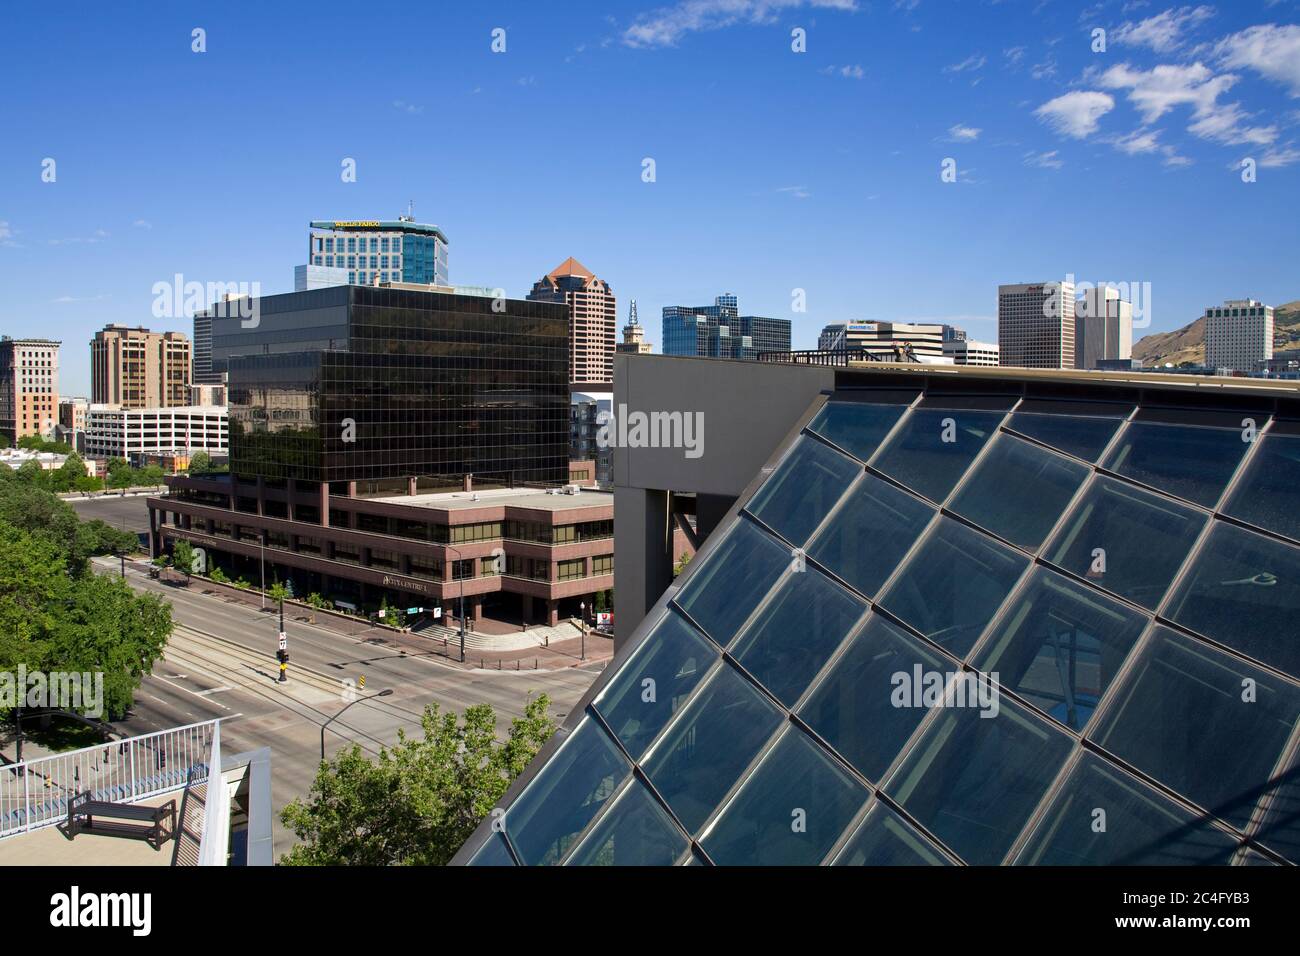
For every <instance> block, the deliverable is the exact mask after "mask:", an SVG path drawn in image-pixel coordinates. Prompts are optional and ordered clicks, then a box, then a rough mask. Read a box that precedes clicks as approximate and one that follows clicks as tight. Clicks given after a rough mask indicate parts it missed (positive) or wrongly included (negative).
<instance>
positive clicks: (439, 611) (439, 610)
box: [433, 607, 442, 620]
mask: <svg viewBox="0 0 1300 956" xmlns="http://www.w3.org/2000/svg"><path fill="white" fill-rule="evenodd" d="M433 617H434V619H435V620H437V619H438V618H440V617H442V608H440V607H435V608H434V609H433Z"/></svg>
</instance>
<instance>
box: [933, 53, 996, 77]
mask: <svg viewBox="0 0 1300 956" xmlns="http://www.w3.org/2000/svg"><path fill="white" fill-rule="evenodd" d="M987 62H988V59H987V58H986V57H984V56H983V55H981V54H979V53H972V54H971V55H970V56H968V57H966V59H964V60H962V61H961V62H960V63H953V64H951V65H950V66H945V67H944V68H943V72H945V73H964V72H966V71H967V70H979V69H982V68H983V67H984V64H985V63H987Z"/></svg>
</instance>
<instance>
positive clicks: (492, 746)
mask: <svg viewBox="0 0 1300 956" xmlns="http://www.w3.org/2000/svg"><path fill="white" fill-rule="evenodd" d="M550 703H551V702H550V698H548V697H547V696H546V695H545V694H543V695H541V696H539V697H537V698H536V699H534V700H530V701H529V702H528V704H527V705H526V706H525V707H524V714H523V716H522V717H517V718H515V719H514V720H513V721H511V724H510V731H509V733H508V735H507V736H506V739H505V740H498V739H497V734H496V715H495V714H494V713H493V711H492V708H491V707H490V706H489V705H487V704H476V705H475V706H473V707H469V708H467V709H466V710H465V716H464V721H463V722H462V721H460V720H458V719H457V717H456V715H455V713H451V712H449V713H445V714H444V713H440V712H439V709H438V706H437V705H436V704H430V705H429V706H428V707H426V708H425V710H424V715H423V717H422V718H421V721H420V723H421V727H422V729H423V731H424V735H423V739H420V738H414V737H408V736H407V735H406V734H405V732H403V731H400V730H399V731H398V735H397V745H396V746H394V747H393V748H392V749H391V750H389V749H387V748H385V749H383V750H381V751H380V754H379V757H378V759H376V760H371V759H369V758H368V757H366V756H365V755H364V754H363V753H362V752H361V748H360V747H359V746H357V745H356V744H353V745H352V746H351V747H348V748H347V749H345V750H342V751H340V752H339V753H338V754H337V755H335V756H334V757H333V758H332V759H330V760H328V761H324V762H322V763H321V765H320V770H319V771H318V772H317V774H316V780H315V782H314V783H313V784H312V788H311V792H310V794H309V795H308V796H307V798H306V800H295V801H293V803H290V804H289V805H288V806H287V807H285V808H284V811H283V812H282V813H281V816H280V818H281V820H282V821H283V822H284V825H285V826H287V827H289V828H290V829H291V830H293V832H294V833H295V834H297V836H298V839H299V840H300V841H301V842H300V843H299V844H298V845H297V846H295V847H293V849H291V850H290V851H289V852H288V853H287V854H285V856H284V857H283V858H282V859H281V863H283V864H287V865H291V866H339V865H352V866H392V865H424V866H442V865H445V864H446V863H447V862H448V861H450V860H451V858H452V857H453V856H455V854H456V851H457V850H458V849H460V847H461V844H463V843H464V842H465V841H466V840H467V839H469V836H470V834H471V833H473V832H474V828H475V827H476V826H478V824H479V821H481V820H482V819H483V818H484V817H485V816H487V815H488V813H490V812H491V810H492V807H493V805H494V804H495V803H496V802H497V801H498V800H500V799H501V795H502V794H504V793H505V791H506V788H507V787H508V786H510V783H511V781H513V780H514V779H515V778H516V777H517V776H519V774H520V772H521V771H522V770H523V769H524V767H525V766H527V765H528V762H529V761H530V760H532V759H533V757H534V756H535V755H536V754H537V751H538V750H539V749H541V747H542V745H543V744H544V743H545V742H546V741H547V739H548V738H549V737H550V736H551V734H553V733H554V732H555V721H554V720H553V719H552V718H551V716H550V715H549V714H548V713H547V711H548V709H549V707H550Z"/></svg>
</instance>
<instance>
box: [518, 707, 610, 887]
mask: <svg viewBox="0 0 1300 956" xmlns="http://www.w3.org/2000/svg"><path fill="white" fill-rule="evenodd" d="M630 770H631V767H630V766H629V765H628V763H627V761H626V760H625V759H624V758H623V755H622V754H621V753H620V752H619V750H618V748H617V747H616V746H614V742H613V741H612V740H610V739H609V737H608V736H607V735H606V734H605V731H603V730H601V729H600V725H598V724H597V723H596V722H595V721H593V720H591V719H590V718H586V719H584V720H583V721H582V723H580V724H579V725H578V727H577V729H576V730H574V731H573V733H572V734H571V735H570V736H569V739H568V740H566V741H565V742H564V743H563V744H562V745H561V746H560V749H559V750H558V751H556V752H555V753H554V754H553V755H552V756H551V759H550V760H548V761H546V763H545V765H544V766H543V767H542V769H541V771H540V772H539V773H538V774H537V776H536V777H535V778H534V779H533V781H532V783H530V784H529V785H528V786H527V788H526V789H525V790H524V792H523V793H521V794H520V795H519V797H518V798H517V799H516V800H515V802H514V803H513V804H511V806H510V809H509V810H508V811H507V812H506V833H507V834H509V836H510V842H511V843H512V844H513V845H514V848H515V852H516V853H517V854H518V855H519V860H520V862H522V863H523V864H524V865H525V866H549V865H553V864H555V863H558V862H559V861H560V858H561V857H563V856H564V854H565V853H566V852H567V851H568V849H569V847H570V846H571V845H572V844H573V841H574V840H575V839H576V838H577V836H578V834H579V833H581V832H582V830H583V828H584V827H586V826H587V824H588V823H590V822H591V820H592V818H593V817H595V816H596V814H597V812H598V811H599V810H600V808H601V807H602V806H604V804H605V801H606V800H608V799H609V798H610V796H611V794H613V792H614V791H615V790H616V789H617V788H618V785H619V784H620V783H622V781H623V778H624V777H626V776H627V774H628V772H629V771H630Z"/></svg>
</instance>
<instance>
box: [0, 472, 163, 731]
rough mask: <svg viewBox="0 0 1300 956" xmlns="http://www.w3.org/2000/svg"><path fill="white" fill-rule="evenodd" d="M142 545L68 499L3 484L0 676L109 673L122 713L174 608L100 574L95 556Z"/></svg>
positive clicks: (113, 710) (113, 708)
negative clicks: (83, 517) (22, 670)
mask: <svg viewBox="0 0 1300 956" xmlns="http://www.w3.org/2000/svg"><path fill="white" fill-rule="evenodd" d="M121 546H125V547H129V548H134V547H135V535H133V534H127V533H124V532H120V531H116V530H115V529H113V528H111V527H109V526H108V525H106V524H104V523H103V522H102V521H94V522H81V521H78V519H77V515H76V512H75V511H73V509H72V507H71V506H70V505H68V504H67V503H66V502H63V501H60V500H59V499H58V498H55V497H54V496H53V495H52V494H50V493H49V492H46V491H43V490H41V489H39V488H36V487H32V486H30V485H27V484H25V483H23V482H4V483H0V670H8V671H13V670H16V669H17V667H18V665H19V664H23V665H24V666H25V667H26V668H27V670H28V671H44V672H47V673H49V672H55V671H77V672H84V671H89V672H96V671H102V672H103V674H104V706H105V710H106V711H107V715H108V716H110V717H116V716H120V715H121V714H123V713H124V712H125V711H126V709H127V708H128V707H129V706H130V705H131V701H132V696H133V694H134V691H135V688H136V687H138V686H139V684H140V680H141V678H142V677H143V675H144V674H146V673H148V672H149V671H150V670H151V669H152V668H153V663H154V661H155V660H157V659H158V657H160V656H161V655H162V652H163V648H164V647H165V645H166V642H167V637H168V636H169V635H170V634H171V629H172V621H171V607H170V606H169V605H168V604H167V603H166V602H164V601H163V600H161V599H160V598H157V597H154V596H152V595H138V594H136V593H135V592H134V591H132V590H131V588H130V587H129V586H128V585H127V584H126V582H125V581H122V580H121V579H119V578H117V577H115V576H111V575H97V574H95V573H94V572H93V571H92V569H91V568H90V563H89V561H90V558H91V557H92V556H93V555H96V554H104V553H107V552H108V551H110V550H113V549H114V548H116V547H121Z"/></svg>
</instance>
